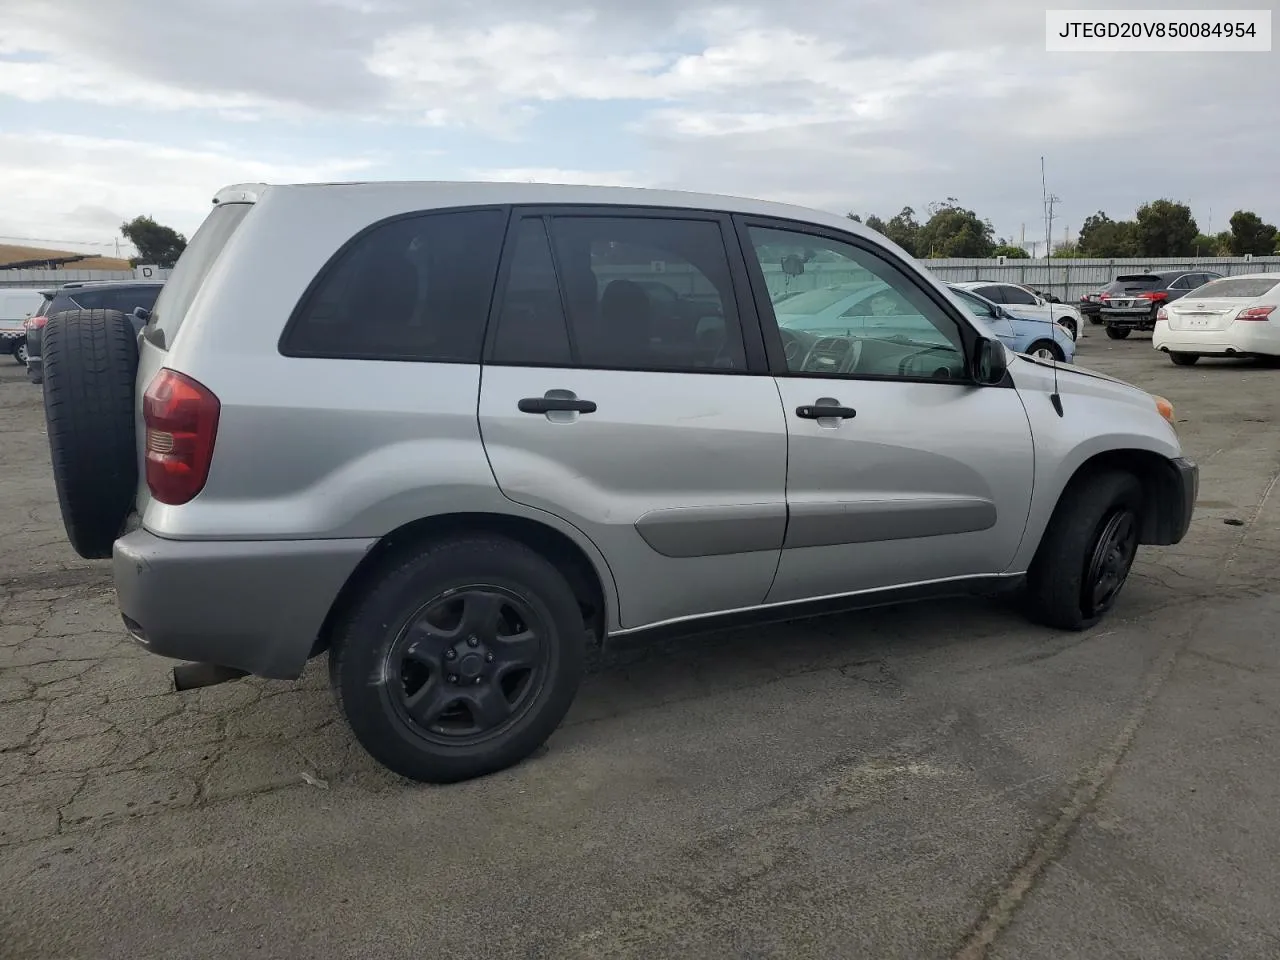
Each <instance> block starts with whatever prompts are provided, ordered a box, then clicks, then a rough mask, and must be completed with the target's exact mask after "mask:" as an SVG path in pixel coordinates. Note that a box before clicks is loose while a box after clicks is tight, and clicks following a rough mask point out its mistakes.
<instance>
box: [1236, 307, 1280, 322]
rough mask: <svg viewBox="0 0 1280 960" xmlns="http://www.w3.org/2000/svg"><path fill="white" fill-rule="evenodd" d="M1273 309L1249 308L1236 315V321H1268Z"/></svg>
mask: <svg viewBox="0 0 1280 960" xmlns="http://www.w3.org/2000/svg"><path fill="white" fill-rule="evenodd" d="M1274 310H1275V307H1250V308H1249V309H1248V310H1241V311H1240V312H1239V313H1237V314H1236V319H1237V320H1269V319H1271V314H1272V312H1273V311H1274Z"/></svg>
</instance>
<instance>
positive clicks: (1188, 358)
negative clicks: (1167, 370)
mask: <svg viewBox="0 0 1280 960" xmlns="http://www.w3.org/2000/svg"><path fill="white" fill-rule="evenodd" d="M1169 359H1170V360H1172V361H1173V363H1174V366H1178V367H1190V366H1193V365H1194V364H1195V362H1196V361H1197V360H1199V359H1200V354H1198V353H1182V352H1180V351H1177V350H1170V351H1169Z"/></svg>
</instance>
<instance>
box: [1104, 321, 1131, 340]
mask: <svg viewBox="0 0 1280 960" xmlns="http://www.w3.org/2000/svg"><path fill="white" fill-rule="evenodd" d="M1107 336H1108V337H1110V338H1111V339H1112V340H1123V339H1124V338H1125V337H1127V336H1129V328H1128V327H1117V326H1116V325H1115V324H1111V323H1109V324H1107Z"/></svg>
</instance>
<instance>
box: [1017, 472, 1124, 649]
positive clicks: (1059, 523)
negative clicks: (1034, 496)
mask: <svg viewBox="0 0 1280 960" xmlns="http://www.w3.org/2000/svg"><path fill="white" fill-rule="evenodd" d="M1141 516H1142V485H1141V484H1140V483H1139V482H1138V479H1137V478H1136V477H1135V476H1133V475H1132V474H1130V473H1125V472H1123V471H1119V470H1107V471H1103V472H1099V473H1093V474H1090V475H1087V476H1085V477H1083V478H1081V479H1079V480H1076V481H1073V482H1072V483H1071V484H1069V485H1068V486H1067V489H1066V490H1064V491H1063V494H1062V498H1061V500H1059V502H1058V506H1057V508H1056V509H1055V510H1054V513H1053V517H1052V518H1051V519H1050V521H1049V526H1048V528H1047V529H1046V530H1045V533H1044V537H1043V539H1041V541H1040V548H1039V549H1038V550H1037V551H1036V556H1035V559H1034V560H1033V561H1032V564H1031V569H1030V571H1029V572H1028V574H1027V589H1026V595H1025V607H1026V612H1027V614H1028V616H1030V618H1031V619H1032V620H1035V621H1036V622H1038V623H1042V624H1044V625H1045V626H1049V627H1056V628H1058V629H1060V630H1085V629H1087V628H1089V627H1091V626H1093V625H1094V624H1095V623H1097V622H1098V621H1099V620H1101V619H1102V617H1103V616H1105V615H1106V613H1107V611H1108V610H1110V609H1111V607H1112V606H1113V605H1114V604H1115V601H1116V598H1117V597H1118V596H1119V595H1120V592H1121V590H1122V588H1123V587H1124V582H1125V580H1126V578H1127V577H1128V576H1129V570H1130V569H1131V568H1132V566H1133V559H1134V557H1135V555H1136V554H1137V550H1138V537H1139V534H1140V531H1141ZM1126 517H1127V518H1128V520H1127V522H1128V523H1130V524H1131V525H1132V527H1131V531H1130V532H1131V535H1132V536H1131V540H1128V539H1126V540H1125V543H1124V546H1123V549H1121V550H1120V551H1119V553H1118V556H1117V557H1116V558H1115V564H1114V567H1113V568H1112V571H1111V572H1113V573H1114V575H1115V577H1116V582H1115V584H1114V589H1111V590H1110V592H1109V593H1108V594H1106V595H1105V596H1103V595H1101V594H1100V593H1096V592H1095V587H1097V586H1100V585H1101V584H1100V577H1099V576H1098V575H1097V574H1098V572H1099V571H1098V570H1097V569H1096V568H1095V562H1096V561H1097V559H1098V558H1097V556H1096V553H1097V551H1098V549H1099V543H1100V541H1101V540H1102V539H1104V538H1105V537H1107V536H1109V535H1110V533H1112V532H1114V531H1113V530H1112V525H1113V523H1114V522H1116V518H1120V520H1119V522H1120V523H1121V524H1122V525H1123V524H1124V523H1125V522H1126V521H1125V519H1124V518H1126ZM1102 593H1106V591H1102Z"/></svg>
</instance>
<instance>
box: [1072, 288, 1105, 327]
mask: <svg viewBox="0 0 1280 960" xmlns="http://www.w3.org/2000/svg"><path fill="white" fill-rule="evenodd" d="M1103 289H1105V288H1103ZM1076 309H1077V310H1079V311H1080V316H1081V318H1082V319H1084V320H1088V321H1089V322H1090V323H1092V324H1095V325H1096V324H1100V323H1102V290H1096V291H1094V292H1093V293H1086V294H1084V295H1083V296H1082V297H1081V298H1080V302H1079V303H1077V304H1076Z"/></svg>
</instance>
